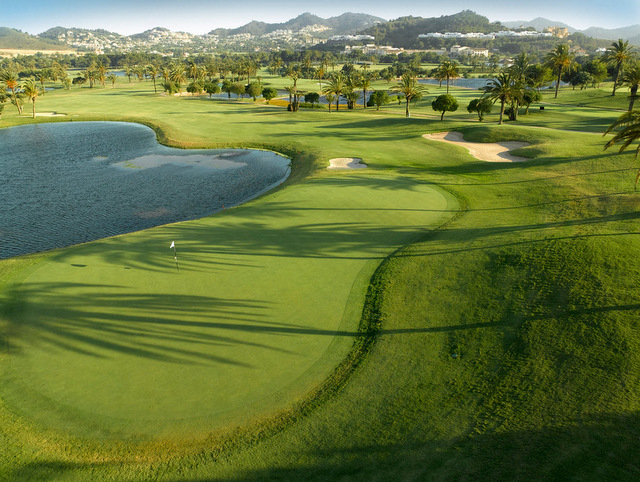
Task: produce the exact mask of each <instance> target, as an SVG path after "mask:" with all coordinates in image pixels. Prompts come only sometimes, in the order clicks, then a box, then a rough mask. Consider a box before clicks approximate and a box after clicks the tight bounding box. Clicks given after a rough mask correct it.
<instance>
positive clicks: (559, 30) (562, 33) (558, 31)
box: [544, 27, 569, 38]
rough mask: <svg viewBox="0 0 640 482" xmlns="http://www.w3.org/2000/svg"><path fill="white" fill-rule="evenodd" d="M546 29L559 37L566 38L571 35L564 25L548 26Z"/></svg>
mask: <svg viewBox="0 0 640 482" xmlns="http://www.w3.org/2000/svg"><path fill="white" fill-rule="evenodd" d="M544 31H545V32H546V33H549V34H551V35H553V36H554V37H558V38H565V37H568V36H569V30H567V29H566V28H564V27H547V28H545V29H544Z"/></svg>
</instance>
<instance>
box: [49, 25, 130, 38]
mask: <svg viewBox="0 0 640 482" xmlns="http://www.w3.org/2000/svg"><path fill="white" fill-rule="evenodd" d="M87 34H93V35H95V36H97V37H114V38H120V37H122V35H120V34H119V33H116V32H110V31H109V30H104V29H102V28H98V29H94V30H90V29H86V28H75V27H74V28H66V27H53V28H50V29H49V30H46V31H44V32H42V33H41V34H39V35H38V36H39V37H40V38H46V39H51V40H55V41H58V40H59V39H60V38H61V37H62V38H65V37H66V36H67V35H69V36H75V37H77V36H79V35H87Z"/></svg>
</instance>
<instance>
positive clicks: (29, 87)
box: [22, 79, 42, 119]
mask: <svg viewBox="0 0 640 482" xmlns="http://www.w3.org/2000/svg"><path fill="white" fill-rule="evenodd" d="M22 92H23V93H24V95H25V96H26V97H27V98H28V99H29V100H30V101H31V103H32V104H33V118H34V119H35V118H36V99H37V98H38V96H39V95H41V94H42V91H41V90H40V87H39V86H38V84H37V83H36V81H35V79H27V80H25V82H24V84H23V85H22Z"/></svg>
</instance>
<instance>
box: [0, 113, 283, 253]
mask: <svg viewBox="0 0 640 482" xmlns="http://www.w3.org/2000/svg"><path fill="white" fill-rule="evenodd" d="M289 163H290V161H289V159H287V158H285V157H283V156H280V155H278V154H275V153H272V152H266V151H256V150H248V149H234V150H221V149H214V150H194V149H189V150H184V149H172V148H169V147H165V146H162V145H160V144H158V143H157V141H156V137H155V133H154V132H153V131H152V130H151V129H149V128H148V127H145V126H141V125H138V124H129V123H123V122H68V123H55V124H33V125H27V126H19V127H11V128H6V129H0V180H1V181H0V199H1V200H2V204H3V206H2V210H0V258H9V257H12V256H16V255H20V254H26V253H32V252H37V251H43V250H47V249H52V248H57V247H62V246H69V245H72V244H77V243H82V242H86V241H92V240H95V239H100V238H104V237H107V236H113V235H117V234H123V233H127V232H131V231H137V230H140V229H145V228H149V227H152V226H158V225H160V224H166V223H172V222H176V221H182V220H188V219H195V218H198V217H202V216H206V215H208V214H211V213H213V212H216V211H218V210H220V209H222V206H223V205H224V206H225V207H229V206H232V205H235V204H239V203H241V202H243V201H246V200H248V199H250V198H252V197H254V196H256V195H258V194H260V193H262V192H264V191H266V190H268V189H270V188H272V187H275V186H277V185H278V184H279V183H280V182H282V181H283V180H284V179H286V177H287V176H288V174H289Z"/></svg>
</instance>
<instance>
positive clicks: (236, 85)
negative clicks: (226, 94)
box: [231, 82, 247, 100]
mask: <svg viewBox="0 0 640 482" xmlns="http://www.w3.org/2000/svg"><path fill="white" fill-rule="evenodd" d="M246 92H247V91H246V89H245V88H244V84H243V83H242V82H233V83H232V84H231V93H232V94H236V95H237V96H238V97H240V100H243V99H244V95H245V94H246Z"/></svg>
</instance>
